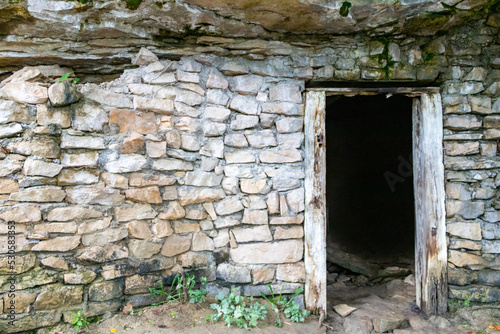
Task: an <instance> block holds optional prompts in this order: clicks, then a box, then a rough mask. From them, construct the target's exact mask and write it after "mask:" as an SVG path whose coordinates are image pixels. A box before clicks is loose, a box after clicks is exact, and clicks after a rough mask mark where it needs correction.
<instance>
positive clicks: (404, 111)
mask: <svg viewBox="0 0 500 334" xmlns="http://www.w3.org/2000/svg"><path fill="white" fill-rule="evenodd" d="M411 111H412V100H411V98H409V97H406V96H401V95H398V96H392V97H390V98H387V97H386V96H385V95H374V96H362V95H357V96H354V97H346V96H342V95H340V96H339V95H337V96H330V97H327V100H326V122H325V129H326V166H327V168H326V184H327V190H326V205H327V248H329V247H333V248H338V249H340V250H342V251H343V252H347V253H349V254H353V255H356V256H357V257H359V258H363V259H366V260H367V261H368V260H369V261H370V262H372V263H379V264H388V265H396V264H397V262H398V260H403V261H404V263H408V262H410V261H411V262H412V263H413V259H414V235H415V229H414V226H415V225H414V222H415V215H414V208H415V204H414V198H413V165H412V114H411ZM327 256H328V252H327Z"/></svg>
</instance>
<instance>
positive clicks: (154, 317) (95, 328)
mask: <svg viewBox="0 0 500 334" xmlns="http://www.w3.org/2000/svg"><path fill="white" fill-rule="evenodd" d="M254 300H255V301H260V302H261V303H264V302H263V300H262V299H260V298H256V299H254ZM213 302H214V299H213V297H208V298H207V301H206V302H204V303H202V304H190V303H186V304H181V303H177V302H176V303H169V304H163V305H159V306H151V307H147V308H144V309H143V310H140V309H139V311H134V314H130V315H123V314H116V315H113V316H112V317H110V318H108V319H105V320H101V321H99V322H98V323H95V324H92V325H90V326H89V327H87V328H86V329H85V330H81V331H80V332H79V333H88V334H109V333H127V334H156V333H179V334H180V333H182V334H194V333H197V334H198V333H206V334H226V333H249V331H248V330H245V329H238V328H237V327H236V326H235V325H232V326H231V327H229V328H228V327H227V326H225V325H224V323H223V321H222V320H221V321H219V322H217V323H214V324H212V323H210V322H206V321H205V320H204V319H205V317H206V316H208V315H209V314H212V313H214V312H213V311H212V310H211V309H210V303H213ZM268 310H269V312H268V314H267V318H266V320H259V326H258V327H257V328H253V329H252V332H254V333H265V334H278V333H292V334H293V333H296V334H302V333H314V334H316V333H317V334H324V333H326V327H324V326H322V327H321V328H320V329H318V328H317V327H318V320H319V318H318V317H317V316H314V315H311V316H309V317H308V318H307V319H306V321H305V323H292V322H291V321H290V320H289V319H285V318H283V317H282V320H284V321H283V322H282V323H283V327H282V328H276V327H275V326H274V321H275V320H276V315H275V313H274V312H273V311H271V310H270V308H269V307H268ZM49 333H50V334H56V333H57V334H70V333H74V330H73V328H72V327H70V326H66V327H64V328H63V327H60V328H57V329H54V330H51V331H50V332H47V334H49Z"/></svg>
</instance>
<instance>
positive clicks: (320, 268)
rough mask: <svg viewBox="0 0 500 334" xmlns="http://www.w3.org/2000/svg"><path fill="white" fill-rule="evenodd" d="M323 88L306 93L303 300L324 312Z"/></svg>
mask: <svg viewBox="0 0 500 334" xmlns="http://www.w3.org/2000/svg"><path fill="white" fill-rule="evenodd" d="M325 99H326V95H325V92H324V91H309V92H307V94H306V110H305V119H304V127H305V128H304V132H305V161H306V179H305V185H304V187H305V200H306V208H305V222H304V239H305V255H304V263H305V269H306V286H305V303H306V308H307V309H308V310H310V311H316V312H318V311H319V312H320V313H321V312H323V314H325V315H326V141H325V109H326V101H325Z"/></svg>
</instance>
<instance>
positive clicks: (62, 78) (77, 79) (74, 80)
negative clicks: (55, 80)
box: [59, 72, 80, 84]
mask: <svg viewBox="0 0 500 334" xmlns="http://www.w3.org/2000/svg"><path fill="white" fill-rule="evenodd" d="M70 75H71V72H68V73H66V74H65V75H63V76H62V77H60V78H59V81H60V82H64V81H66V80H67V79H68V78H69V76H70ZM78 81H80V78H77V77H74V78H73V80H71V83H72V84H77V83H78Z"/></svg>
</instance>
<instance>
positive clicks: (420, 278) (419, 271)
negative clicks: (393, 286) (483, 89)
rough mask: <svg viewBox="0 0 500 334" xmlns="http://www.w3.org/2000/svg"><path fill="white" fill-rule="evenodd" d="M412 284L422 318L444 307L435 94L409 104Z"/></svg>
mask: <svg viewBox="0 0 500 334" xmlns="http://www.w3.org/2000/svg"><path fill="white" fill-rule="evenodd" d="M413 173H414V191H415V224H416V226H415V282H416V285H417V286H416V292H417V305H418V306H419V307H420V309H421V310H423V311H424V312H425V313H426V314H443V313H446V311H447V307H448V305H447V304H448V286H447V249H446V221H445V218H446V214H445V203H444V200H445V190H444V165H443V119H442V109H441V98H440V95H439V94H431V95H429V94H425V93H424V94H422V95H421V97H420V99H418V98H416V99H414V102H413Z"/></svg>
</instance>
